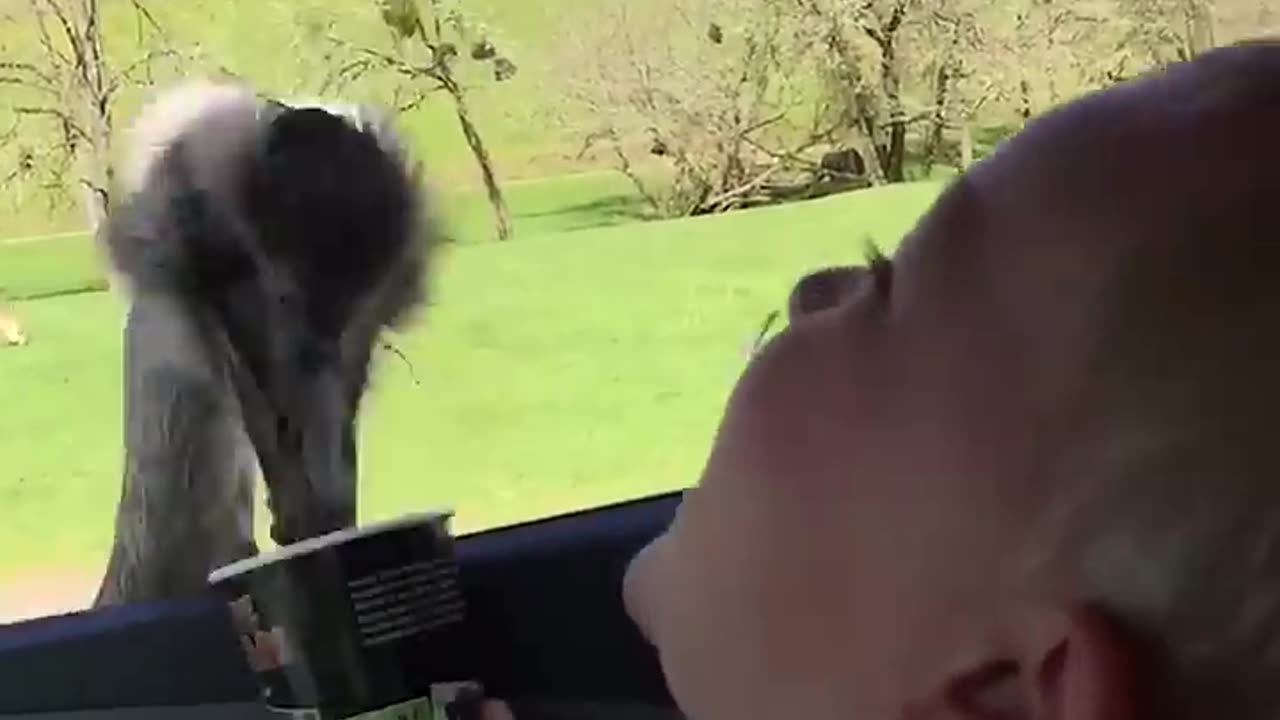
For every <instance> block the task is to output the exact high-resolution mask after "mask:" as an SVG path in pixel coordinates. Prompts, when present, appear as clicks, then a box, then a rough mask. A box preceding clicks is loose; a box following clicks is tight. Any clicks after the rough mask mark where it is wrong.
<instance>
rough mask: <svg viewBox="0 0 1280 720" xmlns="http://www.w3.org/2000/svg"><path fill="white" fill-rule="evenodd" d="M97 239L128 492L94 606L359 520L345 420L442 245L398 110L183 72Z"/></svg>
mask: <svg viewBox="0 0 1280 720" xmlns="http://www.w3.org/2000/svg"><path fill="white" fill-rule="evenodd" d="M126 160H127V161H126V162H125V163H124V165H123V168H122V170H123V171H122V173H121V175H122V180H123V185H124V188H123V189H124V190H125V194H124V199H123V201H122V202H121V203H120V204H119V205H117V206H116V207H114V208H113V209H112V212H111V214H110V217H109V220H108V222H107V224H106V225H105V227H104V230H103V232H102V236H101V239H102V241H103V243H104V246H105V249H106V251H107V255H108V257H109V258H110V260H111V265H112V267H113V270H114V271H115V273H116V274H117V279H118V280H122V281H123V285H124V287H125V289H126V291H127V293H128V298H129V302H130V304H129V310H128V315H127V318H126V321H125V327H124V366H125V385H124V388H125V397H124V412H125V418H124V425H125V433H124V444H125V467H124V479H123V487H122V490H121V496H120V500H119V504H118V507H117V511H116V519H115V538H114V543H113V546H112V550H111V556H110V559H109V561H108V565H107V570H106V574H105V577H104V578H103V581H102V585H101V587H100V589H99V591H98V595H97V598H96V599H95V605H108V604H117V603H125V602H136V601H149V600H157V599H164V598H173V597H178V596H183V595H188V594H192V593H198V592H200V591H202V590H203V589H204V587H205V582H206V578H207V576H208V573H209V571H210V570H211V569H213V568H215V567H217V566H220V565H223V564H226V563H229V562H232V561H235V560H238V559H241V558H244V557H247V556H249V555H253V554H255V553H256V552H257V548H256V544H255V542H254V538H253V495H254V493H253V491H254V483H255V482H256V478H257V476H258V474H259V471H260V472H261V475H262V477H263V479H264V481H265V483H266V488H267V499H268V506H269V508H270V510H271V514H272V525H271V536H272V538H273V539H274V540H275V541H276V542H277V543H280V544H287V543H291V542H295V541H297V540H300V539H303V538H307V537H312V536H315V535H318V534H322V533H325V532H328V531H331V530H336V529H340V528H343V527H348V526H351V525H354V524H355V520H356V476H357V471H356V444H355V433H356V418H357V415H358V413H359V409H360V401H361V398H362V396H363V394H364V391H365V388H366V385H367V381H368V376H369V372H370V366H371V358H372V351H373V348H374V346H375V344H376V342H377V339H378V336H379V335H380V333H381V332H382V331H383V330H384V329H386V328H388V327H392V326H396V325H399V324H402V323H403V322H404V321H405V320H406V319H407V317H408V314H409V311H410V310H412V309H413V308H415V307H417V306H418V305H419V304H420V301H421V299H422V296H423V288H422V282H423V276H424V273H425V271H426V264H427V259H428V256H429V250H430V247H431V245H432V243H433V240H434V237H435V236H434V234H433V231H432V225H431V224H430V223H429V222H428V220H427V217H426V213H425V210H424V208H423V206H422V194H421V192H420V181H419V175H418V171H417V167H416V166H414V167H412V168H411V167H410V166H409V163H408V160H407V158H406V156H405V153H404V152H403V149H402V147H401V145H400V143H399V141H398V139H397V137H396V135H395V133H394V131H393V130H392V128H391V127H390V125H389V124H388V123H387V122H386V121H385V119H384V118H383V117H382V116H381V115H380V114H378V113H376V112H374V111H372V110H370V109H368V108H358V107H349V108H338V109H334V108H326V107H323V106H317V105H315V104H309V105H305V106H289V105H285V104H283V103H280V102H276V101H272V100H266V99H263V98H260V97H258V96H257V95H255V94H254V93H252V92H251V91H249V90H248V89H246V88H243V87H240V86H236V85H225V84H213V83H194V84H191V85H187V86H184V87H180V88H177V89H175V90H171V91H169V92H168V93H166V94H165V95H162V96H161V97H159V98H158V99H156V100H155V101H154V102H152V103H151V104H150V105H148V106H147V107H146V108H145V109H144V110H143V112H142V113H141V115H140V118H139V120H138V122H137V124H136V125H135V127H134V133H133V142H132V146H131V148H130V150H129V156H128V158H127V159H126Z"/></svg>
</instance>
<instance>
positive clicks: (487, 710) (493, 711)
mask: <svg viewBox="0 0 1280 720" xmlns="http://www.w3.org/2000/svg"><path fill="white" fill-rule="evenodd" d="M515 717H516V716H515V715H512V714H511V708H509V707H507V704H506V703H504V702H502V701H501V700H485V701H484V702H483V703H482V704H481V705H480V720H515Z"/></svg>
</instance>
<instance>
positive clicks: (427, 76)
mask: <svg viewBox="0 0 1280 720" xmlns="http://www.w3.org/2000/svg"><path fill="white" fill-rule="evenodd" d="M378 8H379V10H380V12H381V19H382V23H383V25H384V26H385V29H386V30H387V31H388V35H389V36H388V38H387V41H386V42H384V43H368V42H358V41H356V40H353V39H352V38H351V37H349V36H348V35H347V34H345V33H343V32H341V31H340V30H339V29H338V28H337V25H336V22H335V21H332V20H330V21H328V22H326V23H325V27H324V28H323V29H321V30H318V31H317V30H316V29H313V30H312V32H313V34H315V35H317V36H318V39H319V41H320V42H319V43H318V45H319V49H320V52H321V54H322V56H323V58H324V65H325V66H326V67H327V68H328V71H327V72H326V73H325V76H324V78H323V79H322V80H321V82H320V90H321V92H331V91H338V90H341V89H343V88H345V87H347V86H350V85H352V84H353V83H357V82H360V81H362V80H365V79H368V78H371V77H380V78H386V77H390V78H391V79H392V80H393V90H392V92H393V95H394V99H393V104H394V105H395V109H396V110H397V111H400V112H405V111H409V110H412V109H414V108H416V107H418V106H419V105H421V104H422V103H423V102H424V101H425V100H426V99H427V98H428V97H429V96H431V95H433V94H435V93H439V92H443V93H445V94H447V95H448V96H449V98H450V101H451V102H452V104H453V108H454V113H455V115H456V116H457V119H458V127H459V129H460V130H461V131H462V136H463V139H464V140H465V141H466V143H467V147H468V148H469V149H470V150H471V154H472V156H473V157H474V158H475V161H476V166H477V168H478V169H479V170H480V176H481V179H482V181H483V182H484V187H485V192H486V194H487V196H488V199H489V204H490V206H491V207H492V208H493V214H494V225H495V230H496V234H497V237H498V239H499V240H508V239H510V238H511V237H512V234H513V233H514V229H513V226H512V221H511V212H510V210H509V209H508V206H507V201H506V197H505V195H504V194H503V192H502V187H501V184H500V183H499V180H498V174H497V172H496V171H495V170H494V162H493V156H492V155H491V153H490V152H489V148H488V146H487V145H486V144H485V142H484V138H483V136H482V135H481V132H480V128H479V126H478V125H477V124H476V122H475V119H474V117H473V116H472V114H471V108H470V104H469V102H468V88H467V86H466V84H465V83H464V82H463V80H462V77H461V73H460V72H459V68H458V66H457V63H458V62H459V61H460V60H463V58H462V56H461V53H462V52H463V51H464V50H463V49H464V48H465V52H466V59H467V60H469V61H471V62H475V63H481V64H485V65H487V66H488V68H489V73H490V76H491V78H492V79H493V81H494V82H505V81H507V80H510V79H511V78H512V77H514V76H515V74H516V72H517V66H516V64H515V62H514V61H513V60H512V59H511V58H510V57H509V56H507V55H506V54H504V53H503V52H501V51H500V49H499V48H498V47H497V46H496V45H495V44H494V41H493V39H492V38H490V37H489V36H488V33H487V32H486V31H485V30H484V29H483V28H482V27H480V26H479V25H478V24H477V23H475V22H474V21H472V20H471V19H470V18H469V17H468V15H467V14H466V13H465V12H463V9H462V7H461V6H460V4H459V3H458V2H457V0H424V2H423V3H421V4H420V3H418V2H417V1H416V0H378Z"/></svg>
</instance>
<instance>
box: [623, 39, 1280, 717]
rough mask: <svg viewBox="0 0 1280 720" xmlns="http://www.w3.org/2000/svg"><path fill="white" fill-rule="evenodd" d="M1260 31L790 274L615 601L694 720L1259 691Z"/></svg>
mask: <svg viewBox="0 0 1280 720" xmlns="http://www.w3.org/2000/svg"><path fill="white" fill-rule="evenodd" d="M1277 127H1280V45H1275V44H1258V45H1251V46H1241V47H1235V48H1230V49H1224V50H1219V51H1216V52H1214V53H1211V54H1209V55H1208V56H1205V57H1202V58H1201V59H1199V60H1197V61H1196V62H1194V63H1190V64H1186V65H1182V66H1178V67H1175V68H1173V69H1171V70H1169V71H1168V72H1165V73H1161V74H1159V75H1155V76H1152V77H1148V78H1144V79H1142V80H1141V81H1138V82H1134V83H1130V84H1126V85H1123V86H1120V87H1116V88H1113V89H1110V90H1108V91H1105V92H1102V93H1098V94H1095V95H1092V96H1090V97H1088V98H1085V99H1083V100H1081V101H1078V102H1075V103H1072V104H1070V105H1068V106H1066V107H1064V108H1062V109H1060V110H1058V111H1055V112H1053V113H1050V114H1048V115H1047V116H1045V117H1043V118H1042V119H1040V120H1038V121H1037V122H1035V123H1032V124H1031V125H1030V126H1029V127H1028V128H1027V129H1026V130H1025V131H1024V132H1023V133H1021V134H1020V135H1019V136H1018V137H1017V138H1015V139H1013V140H1011V141H1010V142H1009V143H1007V144H1006V145H1005V146H1004V147H1003V148H1002V149H1001V150H1000V151H999V152H997V153H996V154H995V155H994V156H992V157H991V158H989V159H988V160H986V161H985V162H983V163H981V164H980V165H979V166H977V167H975V168H974V169H973V170H972V171H971V172H970V173H968V174H967V175H966V176H965V177H964V178H963V179H962V180H960V181H958V182H956V183H955V184H953V185H952V186H951V187H950V188H949V189H948V190H947V192H946V193H945V194H944V196H943V197H942V198H941V199H940V200H939V201H938V202H937V204H936V205H935V206H934V207H933V208H932V209H931V210H930V212H929V213H927V214H926V216H925V217H924V218H923V219H922V220H921V221H920V223H919V224H918V225H917V227H916V228H915V229H914V230H913V231H912V232H911V233H910V234H909V236H908V237H907V238H906V239H905V241H904V243H903V245H902V246H901V248H900V249H899V251H898V252H897V253H896V255H895V258H894V262H893V264H892V266H890V265H888V264H886V263H877V264H875V266H874V267H873V268H872V269H870V270H862V269H835V270H828V271H823V272H820V273H816V274H814V275H811V276H809V277H807V278H805V279H803V280H801V282H800V283H799V284H798V285H797V287H796V289H795V291H794V293H793V296H792V323H791V326H790V327H789V328H788V330H787V331H786V332H784V333H782V334H781V335H779V336H778V338H776V339H775V340H774V341H773V342H772V343H771V344H770V345H769V346H768V347H767V348H766V349H765V350H764V351H763V352H762V353H761V354H760V355H759V356H758V357H757V358H756V359H755V360H754V362H753V363H752V365H751V367H750V368H749V369H748V371H747V372H746V374H745V375H744V377H743V378H742V379H741V381H740V383H739V386H738V387H737V389H736V391H735V393H734V395H733V398H732V399H731V401H730V405H729V407H728V409H727V412H726V414H725V418H724V421H723V424H722V426H721V428H720V431H719V434H718V437H717V439H716V443H715V446H714V448H713V450H712V453H711V457H710V459H709V461H708V464H707V467H706V470H705V474H704V476H703V478H702V481H701V483H700V485H699V487H697V488H695V489H693V490H691V491H690V493H689V495H688V497H687V499H686V500H685V502H684V504H683V506H682V507H681V509H680V511H679V513H678V515H677V518H676V520H675V522H674V523H673V525H672V527H671V528H670V530H669V532H668V533H667V534H666V535H665V536H663V537H662V538H660V539H659V540H658V541H657V542H655V543H654V544H653V545H652V546H651V547H650V548H648V549H647V550H646V551H645V552H644V553H642V554H641V556H640V557H639V558H638V559H637V561H636V563H635V564H634V565H633V567H632V569H631V572H630V573H629V575H628V580H627V600H628V603H629V606H630V607H631V609H632V613H633V615H634V616H635V617H636V619H637V622H638V623H639V625H640V626H641V627H642V629H643V630H644V631H645V633H646V635H647V636H648V637H649V638H650V639H651V640H652V641H653V642H654V643H655V644H656V645H657V647H658V649H659V652H660V654H661V657H662V660H663V665H664V668H665V670H666V672H667V675H668V679H669V682H670V684H671V687H672V690H673V692H674V693H675V695H676V697H677V699H678V700H679V701H680V702H681V704H682V706H683V707H684V708H685V709H686V710H687V711H688V712H689V713H690V714H691V715H692V717H693V718H695V720H718V719H720V718H769V717H795V718H806V719H807V720H821V719H824V718H833V719H834V718H861V719H865V720H888V719H889V718H920V719H923V720H935V719H939V718H972V719H975V720H983V719H990V720H997V719H1004V718H1061V719H1062V720H1130V719H1131V718H1134V717H1137V716H1138V713H1141V714H1142V716H1143V717H1161V718H1183V717H1186V718H1210V717H1215V718H1216V717H1232V718H1236V719H1241V718H1263V717H1275V716H1276V713H1277V712H1280V453H1276V452H1274V449H1273V447H1272V445H1273V444H1274V440H1273V439H1272V435H1273V426H1274V425H1275V421H1274V420H1273V418H1274V417H1275V416H1276V409H1275V408H1276V403H1277V401H1280V372H1277V371H1276V369H1277V368H1280V321H1278V320H1277V315H1278V314H1280V282H1275V281H1274V278H1275V276H1276V274H1277V273H1280V229H1277V228H1276V226H1275V223H1274V215H1275V214H1276V213H1275V212H1274V211H1273V210H1272V207H1273V205H1274V204H1275V203H1277V198H1280V174H1278V173H1277V172H1276V168H1277V167H1280V134H1277V133H1276V130H1275V129H1276V128H1277Z"/></svg>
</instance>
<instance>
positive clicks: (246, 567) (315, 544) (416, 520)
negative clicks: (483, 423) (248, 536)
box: [208, 508, 454, 585]
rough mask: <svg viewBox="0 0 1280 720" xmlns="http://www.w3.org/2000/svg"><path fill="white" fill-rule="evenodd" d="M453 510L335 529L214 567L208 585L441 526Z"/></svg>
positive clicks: (421, 513)
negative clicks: (388, 535)
mask: <svg viewBox="0 0 1280 720" xmlns="http://www.w3.org/2000/svg"><path fill="white" fill-rule="evenodd" d="M453 515H454V511H453V510H452V509H449V508H444V509H440V510H423V511H421V512H416V513H408V514H406V515H400V516H398V517H394V518H389V519H386V520H379V521H377V522H372V523H368V524H366V525H356V526H353V527H348V528H342V529H341V530H334V531H333V532H330V533H326V534H324V535H317V536H316V537H310V538H306V539H304V540H299V541H298V542H295V543H291V544H289V545H285V546H283V547H278V548H276V549H275V550H271V551H270V552H265V553H258V554H257V555H252V556H250V557H247V558H243V559H241V560H236V561H235V562H232V563H228V564H226V565H223V566H221V567H218V568H215V569H214V570H213V571H212V572H210V573H209V576H208V583H209V584H210V585H216V584H218V583H220V582H222V581H223V580H226V579H228V578H232V577H235V576H237V575H243V574H245V573H248V572H251V571H253V570H257V569H258V568H261V567H265V566H267V565H271V564H274V563H278V562H283V561H285V560H290V559H293V558H296V557H299V556H301V555H307V554H309V553H313V552H316V551H317V550H323V549H325V548H328V547H332V546H334V545H340V544H342V543H345V542H347V541H349V540H354V539H356V538H361V537H368V536H370V535H378V534H381V533H385V532H389V531H392V530H399V529H401V528H404V527H408V526H410V525H422V524H426V523H439V522H441V521H447V520H448V519H449V518H451V517H453Z"/></svg>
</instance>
